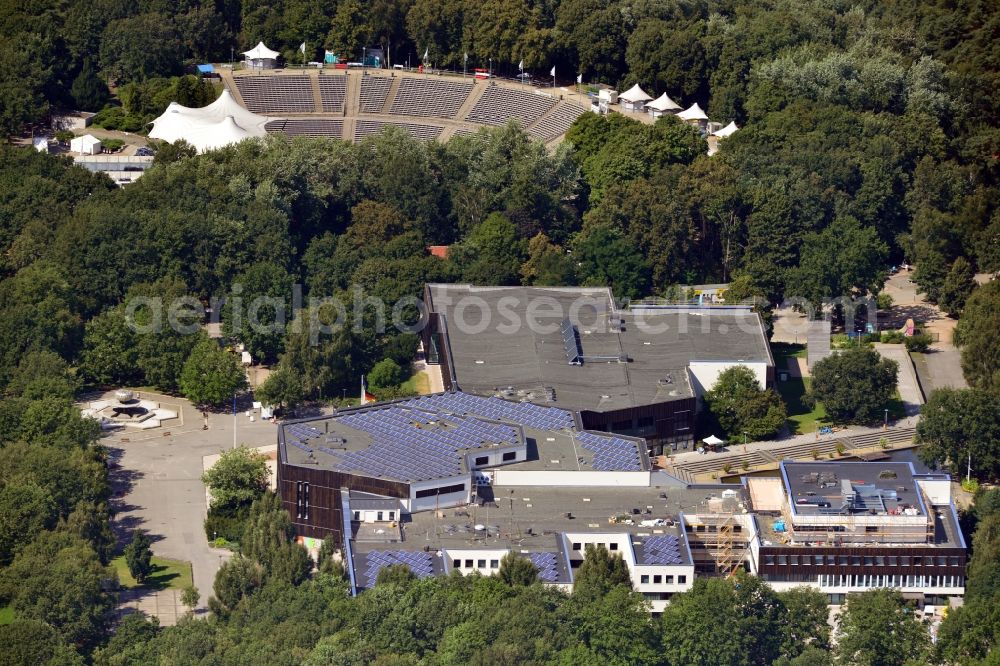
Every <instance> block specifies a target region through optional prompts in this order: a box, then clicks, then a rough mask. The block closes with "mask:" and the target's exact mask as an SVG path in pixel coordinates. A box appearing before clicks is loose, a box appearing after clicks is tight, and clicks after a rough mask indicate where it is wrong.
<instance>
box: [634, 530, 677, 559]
mask: <svg viewBox="0 0 1000 666" xmlns="http://www.w3.org/2000/svg"><path fill="white" fill-rule="evenodd" d="M642 553H643V559H644V560H645V562H643V564H681V563H682V562H683V560H682V559H681V543H680V540H679V539H678V538H677V537H675V536H674V535H672V534H668V535H666V536H651V537H648V538H647V539H646V540H645V541H643V542H642Z"/></svg>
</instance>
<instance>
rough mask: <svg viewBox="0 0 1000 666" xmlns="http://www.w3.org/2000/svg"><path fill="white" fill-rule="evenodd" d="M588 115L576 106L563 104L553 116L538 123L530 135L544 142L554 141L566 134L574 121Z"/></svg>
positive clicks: (550, 115) (529, 131) (529, 132)
mask: <svg viewBox="0 0 1000 666" xmlns="http://www.w3.org/2000/svg"><path fill="white" fill-rule="evenodd" d="M584 113H586V109H584V108H583V107H582V106H577V105H576V104H563V105H562V106H560V107H558V108H556V110H555V111H553V112H552V113H551V114H549V115H548V116H546V117H545V118H542V119H541V120H540V121H538V124H537V125H535V126H534V127H532V128H531V129H530V130H528V134H531V135H532V136H534V137H538V138H539V139H541V140H542V141H551V140H552V139H554V138H556V137H557V136H560V135H562V134H565V133H566V132H567V131H568V130H569V128H570V125H572V124H573V121H574V120H576V119H577V118H579V117H580V116H582V115H583V114H584Z"/></svg>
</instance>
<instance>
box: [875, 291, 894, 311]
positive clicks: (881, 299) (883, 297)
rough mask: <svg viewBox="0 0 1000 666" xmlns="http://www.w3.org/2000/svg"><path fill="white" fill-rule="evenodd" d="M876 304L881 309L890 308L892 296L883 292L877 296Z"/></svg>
mask: <svg viewBox="0 0 1000 666" xmlns="http://www.w3.org/2000/svg"><path fill="white" fill-rule="evenodd" d="M875 304H876V305H877V306H878V309H879V310H888V309H889V308H891V307H892V296H890V295H889V294H886V293H881V294H879V295H878V296H876V297H875Z"/></svg>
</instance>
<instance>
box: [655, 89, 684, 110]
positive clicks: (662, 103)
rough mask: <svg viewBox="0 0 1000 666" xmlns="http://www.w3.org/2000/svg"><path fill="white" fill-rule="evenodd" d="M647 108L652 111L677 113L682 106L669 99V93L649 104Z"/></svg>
mask: <svg viewBox="0 0 1000 666" xmlns="http://www.w3.org/2000/svg"><path fill="white" fill-rule="evenodd" d="M646 108H647V109H652V110H653V111H676V110H679V109H680V108H681V107H680V104H678V103H677V102H675V101H674V100H672V99H670V98H669V97H667V93H663V94H662V95H660V96H659V97H657V98H656V99H655V100H653V101H652V102H650V103H649V104H647V105H646Z"/></svg>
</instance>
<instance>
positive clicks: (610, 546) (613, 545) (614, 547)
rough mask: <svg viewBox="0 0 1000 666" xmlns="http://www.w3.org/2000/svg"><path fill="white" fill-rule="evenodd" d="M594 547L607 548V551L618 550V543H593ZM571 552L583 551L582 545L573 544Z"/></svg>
mask: <svg viewBox="0 0 1000 666" xmlns="http://www.w3.org/2000/svg"><path fill="white" fill-rule="evenodd" d="M594 545H595V546H600V547H601V548H607V549H608V550H618V542H617V541H613V542H611V543H595V544H594ZM573 550H583V544H582V543H580V542H579V541H574V542H573Z"/></svg>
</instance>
